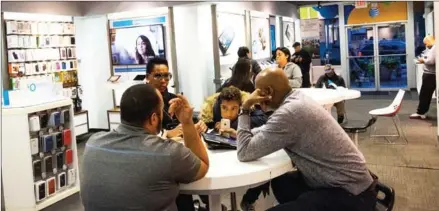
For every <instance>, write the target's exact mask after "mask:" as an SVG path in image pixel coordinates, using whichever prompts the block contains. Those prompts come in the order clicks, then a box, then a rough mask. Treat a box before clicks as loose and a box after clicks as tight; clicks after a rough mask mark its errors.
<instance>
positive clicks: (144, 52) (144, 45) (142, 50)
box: [136, 35, 155, 64]
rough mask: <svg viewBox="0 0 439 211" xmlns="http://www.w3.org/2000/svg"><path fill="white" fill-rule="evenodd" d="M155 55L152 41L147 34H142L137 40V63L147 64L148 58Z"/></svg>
mask: <svg viewBox="0 0 439 211" xmlns="http://www.w3.org/2000/svg"><path fill="white" fill-rule="evenodd" d="M152 57H155V53H154V50H153V49H152V46H151V41H149V39H148V37H146V36H145V35H140V36H139V37H138V38H137V40H136V61H137V64H146V63H147V62H148V58H152Z"/></svg>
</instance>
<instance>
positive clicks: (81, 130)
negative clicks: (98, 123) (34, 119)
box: [73, 110, 89, 136]
mask: <svg viewBox="0 0 439 211" xmlns="http://www.w3.org/2000/svg"><path fill="white" fill-rule="evenodd" d="M74 118H75V120H74V121H73V122H74V123H75V134H76V136H80V135H82V134H86V133H88V130H89V123H88V111H87V110H82V111H79V112H75V115H74Z"/></svg>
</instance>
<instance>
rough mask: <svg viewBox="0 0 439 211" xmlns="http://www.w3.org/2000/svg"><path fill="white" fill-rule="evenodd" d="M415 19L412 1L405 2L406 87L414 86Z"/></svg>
mask: <svg viewBox="0 0 439 211" xmlns="http://www.w3.org/2000/svg"><path fill="white" fill-rule="evenodd" d="M414 22H415V19H414V14H413V2H412V1H409V2H407V25H406V26H405V27H406V29H405V31H406V35H405V43H406V53H407V59H406V61H407V64H406V65H407V88H409V89H410V88H415V87H416V68H414V67H415V62H414V61H413V59H414V58H415V30H414V28H415V26H414V25H415V23H414Z"/></svg>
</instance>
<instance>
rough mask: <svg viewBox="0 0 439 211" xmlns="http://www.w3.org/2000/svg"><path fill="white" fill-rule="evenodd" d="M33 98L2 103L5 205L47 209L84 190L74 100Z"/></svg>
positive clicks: (21, 208) (34, 210)
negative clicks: (82, 188) (80, 173)
mask: <svg viewBox="0 0 439 211" xmlns="http://www.w3.org/2000/svg"><path fill="white" fill-rule="evenodd" d="M28 101H30V102H28ZM28 101H24V100H22V101H20V102H15V105H14V106H7V107H3V108H2V120H4V121H6V122H8V124H3V125H2V149H1V150H2V167H3V171H2V182H3V184H4V186H3V194H4V204H5V210H26V211H37V210H42V209H44V208H46V207H48V206H50V205H52V204H54V203H56V202H58V201H60V200H62V199H64V198H67V197H68V196H71V195H73V194H75V193H78V192H79V191H80V183H79V168H78V155H77V145H76V131H75V128H76V127H75V120H76V119H75V116H74V112H73V106H72V100H71V99H68V98H66V97H61V96H54V97H53V98H50V99H46V100H45V101H40V103H37V102H36V101H33V102H32V100H28Z"/></svg>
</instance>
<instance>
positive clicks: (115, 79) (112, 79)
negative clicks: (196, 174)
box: [107, 75, 120, 83]
mask: <svg viewBox="0 0 439 211" xmlns="http://www.w3.org/2000/svg"><path fill="white" fill-rule="evenodd" d="M119 78H120V75H113V76H110V78H108V80H107V81H108V82H111V83H115V82H117V81H118V80H119Z"/></svg>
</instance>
